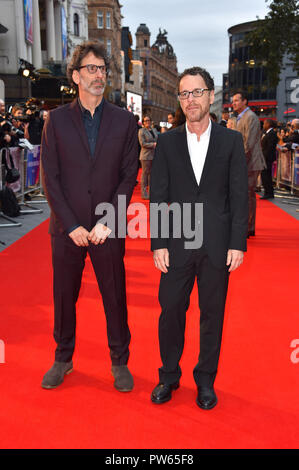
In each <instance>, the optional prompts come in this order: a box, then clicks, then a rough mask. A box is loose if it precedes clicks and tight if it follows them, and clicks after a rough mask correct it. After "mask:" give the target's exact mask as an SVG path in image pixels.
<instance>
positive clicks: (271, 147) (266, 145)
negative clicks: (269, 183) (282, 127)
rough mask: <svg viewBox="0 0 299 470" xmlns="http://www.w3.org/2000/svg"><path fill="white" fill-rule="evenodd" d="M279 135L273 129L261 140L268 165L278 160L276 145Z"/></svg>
mask: <svg viewBox="0 0 299 470" xmlns="http://www.w3.org/2000/svg"><path fill="white" fill-rule="evenodd" d="M277 143H278V137H277V134H276V132H275V131H274V130H273V129H271V130H270V131H269V132H268V133H266V134H264V135H263V137H262V140H261V147H262V151H263V155H264V157H265V160H266V163H267V166H269V165H272V163H273V162H274V160H276V145H277Z"/></svg>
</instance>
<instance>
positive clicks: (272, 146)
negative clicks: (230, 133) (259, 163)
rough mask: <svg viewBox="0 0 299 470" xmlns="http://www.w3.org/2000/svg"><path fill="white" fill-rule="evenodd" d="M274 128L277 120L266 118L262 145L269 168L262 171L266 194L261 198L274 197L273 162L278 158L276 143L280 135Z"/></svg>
mask: <svg viewBox="0 0 299 470" xmlns="http://www.w3.org/2000/svg"><path fill="white" fill-rule="evenodd" d="M274 128H275V122H274V121H273V120H272V119H265V121H264V124H263V130H264V134H263V135H262V140H261V147H262V152H263V155H264V157H265V161H266V165H267V168H265V169H264V170H262V172H261V178H262V184H263V187H264V194H263V196H262V197H261V199H273V198H274V191H273V183H272V164H273V162H274V161H275V160H276V145H277V143H278V137H277V134H276V132H275V130H274Z"/></svg>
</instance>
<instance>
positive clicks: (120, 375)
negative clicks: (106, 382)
mask: <svg viewBox="0 0 299 470" xmlns="http://www.w3.org/2000/svg"><path fill="white" fill-rule="evenodd" d="M111 372H112V375H113V377H114V379H115V380H114V387H115V388H116V390H118V391H119V392H131V390H133V387H134V381H133V377H132V374H131V372H130V371H129V369H128V366H126V365H124V366H112V368H111Z"/></svg>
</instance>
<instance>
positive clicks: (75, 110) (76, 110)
mask: <svg viewBox="0 0 299 470" xmlns="http://www.w3.org/2000/svg"><path fill="white" fill-rule="evenodd" d="M69 111H70V115H71V118H72V121H73V123H74V125H75V127H76V129H77V131H78V134H79V136H80V137H81V140H82V143H83V145H84V147H85V149H86V152H87V155H88V156H89V158H91V155H90V150H89V145H88V139H87V135H86V130H85V127H84V124H83V119H82V115H81V109H80V107H79V104H78V100H77V99H76V100H74V101H73V102H72V103H71V104H70V107H69ZM84 153H85V152H84Z"/></svg>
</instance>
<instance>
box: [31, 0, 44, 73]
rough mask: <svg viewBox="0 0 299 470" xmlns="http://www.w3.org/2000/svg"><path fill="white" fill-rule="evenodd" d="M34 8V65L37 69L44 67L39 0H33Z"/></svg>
mask: <svg viewBox="0 0 299 470" xmlns="http://www.w3.org/2000/svg"><path fill="white" fill-rule="evenodd" d="M32 8H33V44H32V59H33V65H34V67H35V68H36V69H40V68H41V67H42V63H43V62H42V48H41V39H40V20H39V6H38V0H32Z"/></svg>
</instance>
